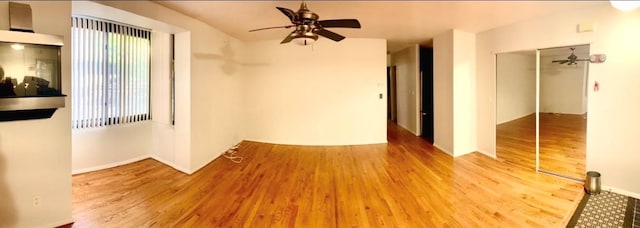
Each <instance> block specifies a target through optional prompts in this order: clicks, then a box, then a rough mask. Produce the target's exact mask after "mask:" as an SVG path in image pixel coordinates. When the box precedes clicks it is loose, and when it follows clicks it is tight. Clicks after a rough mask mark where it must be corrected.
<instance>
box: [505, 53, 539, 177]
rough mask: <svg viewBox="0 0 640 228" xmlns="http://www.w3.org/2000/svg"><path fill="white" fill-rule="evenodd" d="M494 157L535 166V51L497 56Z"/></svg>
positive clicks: (527, 166)
mask: <svg viewBox="0 0 640 228" xmlns="http://www.w3.org/2000/svg"><path fill="white" fill-rule="evenodd" d="M496 64H497V65H496V83H497V84H496V156H497V158H498V159H499V160H502V161H505V162H507V163H510V164H513V165H516V166H521V167H524V168H527V169H532V170H535V168H536V141H535V140H536V115H535V114H536V51H535V50H532V51H521V52H512V53H501V54H498V55H497V56H496Z"/></svg>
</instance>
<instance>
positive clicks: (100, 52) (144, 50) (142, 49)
mask: <svg viewBox="0 0 640 228" xmlns="http://www.w3.org/2000/svg"><path fill="white" fill-rule="evenodd" d="M71 21H72V26H71V27H72V28H71V45H72V47H71V48H72V55H71V62H72V68H73V70H72V74H71V79H72V82H71V85H72V88H71V90H72V105H73V106H72V107H73V109H72V110H73V113H72V125H73V128H91V127H102V126H108V125H116V124H126V123H131V122H138V121H144V120H148V119H150V111H149V110H150V102H149V99H150V97H149V96H150V95H149V94H150V89H149V80H150V79H149V78H150V73H149V72H150V69H149V68H150V60H149V59H150V45H151V32H150V31H149V30H146V29H141V28H136V27H133V26H127V25H123V24H118V23H112V22H109V21H103V20H100V19H93V18H85V17H80V16H73V17H72V20H71Z"/></svg>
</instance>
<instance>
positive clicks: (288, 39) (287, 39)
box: [280, 35, 293, 44]
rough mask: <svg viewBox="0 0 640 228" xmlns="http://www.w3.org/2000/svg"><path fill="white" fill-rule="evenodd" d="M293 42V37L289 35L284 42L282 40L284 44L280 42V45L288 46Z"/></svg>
mask: <svg viewBox="0 0 640 228" xmlns="http://www.w3.org/2000/svg"><path fill="white" fill-rule="evenodd" d="M291 40H293V36H291V35H288V36H287V37H285V38H284V40H282V42H280V44H286V43H289V42H291Z"/></svg>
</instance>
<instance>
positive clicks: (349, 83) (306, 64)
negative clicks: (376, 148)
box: [242, 38, 387, 145]
mask: <svg viewBox="0 0 640 228" xmlns="http://www.w3.org/2000/svg"><path fill="white" fill-rule="evenodd" d="M246 50H247V53H246V55H247V57H246V60H245V62H244V63H243V66H244V68H245V69H246V72H245V75H246V76H245V77H246V78H245V80H244V83H243V88H242V90H243V91H244V93H245V94H244V98H245V102H244V105H243V107H244V110H245V112H244V133H245V136H246V139H247V140H252V141H260V142H270V143H283V144H299V145H353V144H372V143H385V142H386V135H387V134H386V126H387V125H386V104H387V100H386V90H387V88H386V42H385V40H382V39H355V38H347V39H345V40H343V41H341V42H333V41H330V40H327V39H324V38H320V40H318V41H317V42H316V43H315V44H314V45H313V46H306V47H305V46H298V45H295V44H287V45H282V44H280V43H279V41H278V40H268V41H260V42H250V43H247V49H246ZM380 94H382V96H383V97H382V98H380V97H379V95H380Z"/></svg>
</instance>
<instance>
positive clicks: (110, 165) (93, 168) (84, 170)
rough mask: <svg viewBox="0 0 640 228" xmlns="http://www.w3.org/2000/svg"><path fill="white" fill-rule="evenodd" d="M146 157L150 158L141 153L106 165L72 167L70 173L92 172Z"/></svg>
mask: <svg viewBox="0 0 640 228" xmlns="http://www.w3.org/2000/svg"><path fill="white" fill-rule="evenodd" d="M147 158H150V156H149V155H142V156H139V157H135V158H131V159H127V160H124V161H119V162H114V163H109V164H106V165H99V166H94V167H89V168H84V169H74V170H72V171H71V175H76V174H81V173H88V172H93V171H98V170H103V169H108V168H113V167H117V166H121V165H126V164H129V163H134V162H137V161H141V160H144V159H147Z"/></svg>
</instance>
